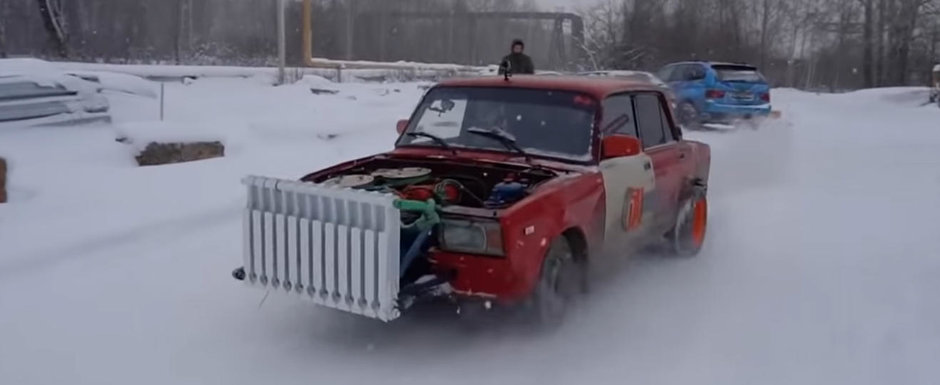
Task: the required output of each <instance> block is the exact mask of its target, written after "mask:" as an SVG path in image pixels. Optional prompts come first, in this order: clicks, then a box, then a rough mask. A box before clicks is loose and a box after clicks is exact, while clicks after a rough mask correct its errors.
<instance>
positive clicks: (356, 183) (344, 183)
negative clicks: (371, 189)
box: [323, 174, 375, 188]
mask: <svg viewBox="0 0 940 385" xmlns="http://www.w3.org/2000/svg"><path fill="white" fill-rule="evenodd" d="M374 181H375V177H373V176H371V175H360V174H353V175H340V176H337V177H333V178H330V179H328V180H327V181H325V182H323V184H324V185H327V186H334V187H346V188H361V187H365V186H368V185H370V184H372V182H374Z"/></svg>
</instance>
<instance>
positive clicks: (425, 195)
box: [402, 186, 434, 202]
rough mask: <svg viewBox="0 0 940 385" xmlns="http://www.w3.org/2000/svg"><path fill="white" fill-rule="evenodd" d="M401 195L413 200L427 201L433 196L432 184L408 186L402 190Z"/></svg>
mask: <svg viewBox="0 0 940 385" xmlns="http://www.w3.org/2000/svg"><path fill="white" fill-rule="evenodd" d="M402 197H403V198H404V199H407V200H413V201H422V202H424V201H427V200H428V199H431V198H434V187H433V186H409V187H406V188H405V190H404V191H402Z"/></svg>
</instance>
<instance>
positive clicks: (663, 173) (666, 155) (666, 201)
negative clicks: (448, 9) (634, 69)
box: [633, 92, 688, 232]
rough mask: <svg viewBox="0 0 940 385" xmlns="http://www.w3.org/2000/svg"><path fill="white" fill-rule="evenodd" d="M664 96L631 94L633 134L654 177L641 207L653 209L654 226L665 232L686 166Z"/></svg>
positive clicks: (686, 155)
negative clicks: (635, 125)
mask: <svg viewBox="0 0 940 385" xmlns="http://www.w3.org/2000/svg"><path fill="white" fill-rule="evenodd" d="M666 103H667V102H666V100H665V97H664V96H663V95H662V94H661V93H659V92H643V93H637V94H635V95H633V109H634V115H635V116H636V122H637V132H638V134H639V137H640V141H641V142H642V143H643V151H644V152H645V153H646V155H647V156H649V157H650V160H651V161H652V166H653V173H654V175H655V188H654V190H655V192H656V193H655V194H651V195H650V196H648V197H647V198H646V199H647V202H645V204H647V205H649V206H650V208H651V209H653V210H655V218H654V223H655V227H656V229H657V230H660V231H663V232H665V230H667V229H669V228H670V227H671V225H672V222H673V219H674V218H675V215H676V210H677V205H678V204H677V202H678V198H679V192H680V190H681V188H682V183H683V181H684V179H685V173H686V170H685V168H686V165H687V164H688V162H685V159H684V158H687V157H688V153H687V150H686V151H683V149H682V146H681V145H680V141H679V140H678V138H677V135H676V132H675V130H674V127H672V122H671V120H670V119H669V118H668V115H667V113H666V111H667V110H666V105H667V104H666Z"/></svg>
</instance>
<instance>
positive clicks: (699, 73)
mask: <svg viewBox="0 0 940 385" xmlns="http://www.w3.org/2000/svg"><path fill="white" fill-rule="evenodd" d="M683 75H684V78H685V80H687V81H690V82H694V81H699V80H702V79H705V69H704V68H702V66H701V65H698V64H690V65H687V66H686V67H685V71H683Z"/></svg>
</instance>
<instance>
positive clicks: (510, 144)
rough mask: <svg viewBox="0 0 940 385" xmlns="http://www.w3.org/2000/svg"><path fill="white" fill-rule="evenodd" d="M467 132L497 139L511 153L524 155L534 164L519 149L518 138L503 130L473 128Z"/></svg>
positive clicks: (525, 155)
mask: <svg viewBox="0 0 940 385" xmlns="http://www.w3.org/2000/svg"><path fill="white" fill-rule="evenodd" d="M467 132H469V133H471V134H476V135H480V136H485V137H487V138H490V139H495V140H497V141H499V142H500V143H501V144H502V145H503V146H505V147H506V148H507V149H509V151H515V152H518V153H519V154H520V155H522V156H523V157H525V160H526V162H528V163H532V158H531V157H529V154H527V153H526V152H525V151H524V150H522V148H520V147H519V145H518V144H516V138H514V137H513V136H512V134H510V133H508V132H506V131H504V130H502V129H499V128H493V129H489V130H487V129H485V128H477V127H473V128H471V129H469V130H467Z"/></svg>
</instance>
